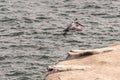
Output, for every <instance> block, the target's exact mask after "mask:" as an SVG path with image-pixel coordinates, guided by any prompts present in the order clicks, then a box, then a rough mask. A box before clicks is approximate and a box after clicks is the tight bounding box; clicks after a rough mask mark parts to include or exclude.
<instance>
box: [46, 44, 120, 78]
mask: <svg viewBox="0 0 120 80" xmlns="http://www.w3.org/2000/svg"><path fill="white" fill-rule="evenodd" d="M116 46H117V47H116ZM119 46H120V42H117V43H115V44H113V45H110V47H113V48H116V49H114V50H111V51H109V52H103V53H100V54H96V55H89V56H86V57H79V58H78V57H77V58H73V59H68V60H64V61H61V62H59V63H57V64H56V65H65V66H67V65H79V66H80V65H81V66H90V68H86V69H83V70H65V71H58V72H53V73H51V74H49V75H47V76H46V78H45V80H120V48H119ZM107 48H109V47H107ZM98 50H99V49H98Z"/></svg>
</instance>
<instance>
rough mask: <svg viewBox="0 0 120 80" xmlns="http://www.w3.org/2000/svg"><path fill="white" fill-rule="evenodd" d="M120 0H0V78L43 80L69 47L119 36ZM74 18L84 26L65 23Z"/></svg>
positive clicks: (92, 44) (91, 44)
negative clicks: (74, 28)
mask: <svg viewBox="0 0 120 80" xmlns="http://www.w3.org/2000/svg"><path fill="white" fill-rule="evenodd" d="M119 8H120V1H119V0H59V1H57V0H32V1H31V0H0V80H43V78H44V77H45V75H46V73H47V69H46V68H47V66H49V65H52V64H55V63H56V62H58V61H59V60H63V59H65V58H66V56H67V54H66V53H67V52H68V51H69V50H71V49H93V48H100V47H104V46H106V45H108V44H111V43H113V42H116V41H119V39H120V37H119V35H120V29H119V27H120V23H119V21H120V9H119ZM74 18H78V19H79V20H80V22H81V23H82V24H83V25H84V26H85V27H84V28H83V31H81V32H74V31H71V32H69V33H68V35H67V36H66V37H64V36H63V35H61V34H62V33H63V32H62V31H63V29H64V28H65V27H66V26H67V24H68V23H69V22H71V21H72V20H73V19H74Z"/></svg>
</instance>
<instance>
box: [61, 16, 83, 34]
mask: <svg viewBox="0 0 120 80" xmlns="http://www.w3.org/2000/svg"><path fill="white" fill-rule="evenodd" d="M82 27H84V26H83V25H82V24H80V23H79V22H78V19H77V18H76V19H75V20H74V21H72V22H71V23H70V24H69V25H68V26H67V28H66V29H65V30H64V33H63V35H66V34H67V32H69V31H70V30H76V31H82Z"/></svg>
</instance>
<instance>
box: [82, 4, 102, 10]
mask: <svg viewBox="0 0 120 80" xmlns="http://www.w3.org/2000/svg"><path fill="white" fill-rule="evenodd" d="M100 8H101V6H98V5H92V4H89V5H85V6H84V7H83V9H100Z"/></svg>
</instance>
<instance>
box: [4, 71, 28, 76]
mask: <svg viewBox="0 0 120 80" xmlns="http://www.w3.org/2000/svg"><path fill="white" fill-rule="evenodd" d="M25 74H26V72H22V71H11V72H10V73H7V74H6V76H20V75H25Z"/></svg>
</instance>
